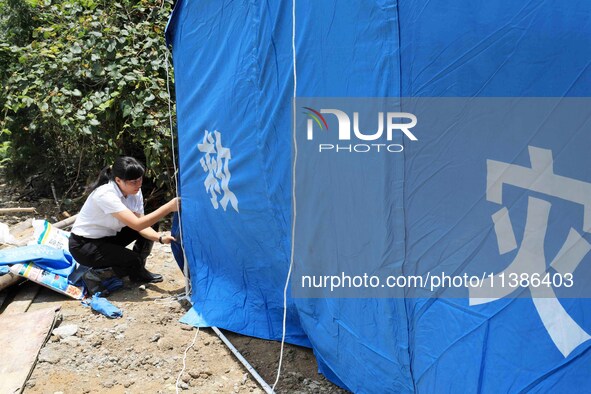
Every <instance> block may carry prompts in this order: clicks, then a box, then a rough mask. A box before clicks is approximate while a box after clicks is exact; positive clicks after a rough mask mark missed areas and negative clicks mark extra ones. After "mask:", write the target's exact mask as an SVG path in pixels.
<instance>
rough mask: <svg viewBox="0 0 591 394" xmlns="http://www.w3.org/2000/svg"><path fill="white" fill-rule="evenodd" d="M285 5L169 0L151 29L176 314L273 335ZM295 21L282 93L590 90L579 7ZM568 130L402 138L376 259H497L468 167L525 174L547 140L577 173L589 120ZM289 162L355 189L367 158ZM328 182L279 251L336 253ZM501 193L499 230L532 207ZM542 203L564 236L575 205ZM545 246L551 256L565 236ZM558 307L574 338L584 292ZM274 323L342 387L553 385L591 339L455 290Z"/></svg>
mask: <svg viewBox="0 0 591 394" xmlns="http://www.w3.org/2000/svg"><path fill="white" fill-rule="evenodd" d="M291 5H292V3H291V2H260V1H249V2H224V3H223V4H222V5H219V4H211V3H209V2H204V1H200V2H199V1H198V2H195V1H192V2H188V1H182V0H179V1H178V2H177V5H176V7H175V10H174V12H173V15H172V16H171V20H170V22H169V26H168V29H167V39H168V41H169V43H170V44H171V46H172V48H173V61H174V66H175V78H176V94H177V116H178V128H179V162H180V163H179V164H180V184H181V190H182V198H183V209H182V214H181V218H182V226H183V241H184V246H185V252H186V255H187V259H188V264H189V267H190V271H191V283H192V286H193V295H192V301H193V308H192V310H191V312H189V314H187V316H185V318H184V321H186V322H187V323H190V324H194V325H198V326H218V327H222V328H225V329H229V330H231V331H235V332H239V333H243V334H246V335H251V336H256V337H262V338H268V339H280V338H281V323H282V313H283V286H284V284H285V283H284V282H285V278H286V275H287V271H288V267H289V263H290V252H291V247H292V245H291V224H292V221H293V218H292V216H291V208H292V203H293V202H292V199H291V189H292V182H293V181H295V180H294V179H292V175H291V149H292V142H291V98H292V94H293V86H294V80H293V63H292V61H293V59H292V53H291V38H292V37H291V31H292V29H291V28H292V19H291ZM295 24H296V35H295V45H296V53H297V96H298V97H349V98H353V97H417V98H420V97H425V98H428V97H442V98H443V97H447V98H452V97H460V98H461V97H465V98H477V97H580V96H588V95H589V94H588V87H589V86H591V67H589V65H590V64H591V4H589V3H588V2H584V1H573V2H569V3H568V4H566V3H565V4H560V5H559V6H557V5H556V4H555V3H550V2H536V3H532V2H527V1H515V2H511V3H507V2H499V1H492V2H490V1H489V2H485V1H468V0H462V1H458V2H454V3H453V4H450V3H446V2H431V1H427V0H420V1H399V2H396V1H369V0H365V1H346V2H343V1H339V2H337V1H322V2H311V1H297V2H296V21H295ZM468 102H469V100H468ZM519 103H525V104H519ZM528 103H529V104H531V102H527V101H525V102H519V101H517V105H528ZM580 127H581V128H580V130H575V131H572V132H571V131H566V130H562V131H561V133H556V132H554V133H552V131H551V130H550V129H549V128H544V127H541V125H540V127H538V128H532V129H531V130H529V131H528V130H523V131H520V132H517V133H515V132H513V133H512V132H511V130H510V129H507V130H504V131H503V130H500V129H499V130H489V129H484V128H482V129H479V128H478V127H476V129H474V128H473V129H472V131H471V132H470V130H468V129H466V128H462V129H459V131H454V129H443V130H445V132H442V133H439V134H436V135H428V134H427V133H424V134H422V135H421V137H420V141H419V142H420V144H412V143H405V144H404V148H405V150H404V154H403V155H401V156H398V157H396V158H395V159H394V158H391V159H386V161H384V162H382V163H381V167H379V171H378V172H375V173H373V174H372V176H375V177H378V178H381V179H387V180H388V181H391V183H385V184H386V186H384V184H382V185H381V188H377V189H374V190H372V191H373V192H374V193H375V194H374V198H375V199H376V201H381V202H382V204H383V206H384V207H389V208H391V211H389V212H391V213H392V214H391V216H390V217H386V218H384V219H383V220H382V221H380V222H376V223H375V227H376V228H377V229H386V230H385V234H386V236H385V237H384V239H385V241H384V242H382V243H381V244H380V245H379V248H380V249H378V250H375V252H376V254H377V255H380V256H387V258H386V259H385V261H386V262H387V263H388V264H389V266H390V267H391V268H392V270H393V272H394V273H401V272H403V273H413V272H417V271H418V270H420V269H425V267H431V266H432V267H437V266H439V265H441V264H450V265H451V266H452V267H458V266H461V265H462V264H464V263H465V262H466V261H469V260H470V259H472V258H474V256H479V257H481V258H490V257H491V256H496V257H495V258H498V256H499V253H498V250H497V249H495V248H496V247H497V246H496V244H495V243H494V242H496V240H495V238H494V236H495V234H494V230H492V223H491V220H490V217H491V214H493V213H494V212H495V211H496V210H497V209H498V208H500V207H496V206H494V205H495V204H492V203H490V201H488V200H487V196H486V167H485V166H484V165H481V163H486V160H487V159H494V160H497V161H499V162H505V163H515V164H518V165H520V166H524V167H529V166H530V165H531V160H532V152H533V153H534V154H536V152H537V153H540V152H541V151H539V150H536V148H540V149H542V148H543V149H547V150H551V151H552V152H553V160H554V165H555V166H556V173H560V174H564V175H565V176H566V175H567V174H568V176H569V177H572V178H575V179H578V180H580V181H583V182H587V183H591V175H590V174H589V171H588V170H587V169H588V168H589V167H590V166H589V164H591V163H589V161H588V160H589V159H588V158H586V156H585V155H584V151H585V149H587V148H588V147H589V146H591V145H590V143H591V135H590V134H589V132H588V131H585V130H586V129H585V127H587V128H588V124H585V123H583V124H582V125H580ZM474 130H476V131H474ZM216 132H217V133H216ZM447 141H449V143H446V142H447ZM388 160H392V161H388ZM582 160H587V161H586V162H584V161H582ZM400 161H401V163H400V164H399V163H398V162H400ZM376 168H377V167H376ZM298 171H300V173H302V171H303V173H304V174H306V173H310V172H311V171H314V172H315V174H314V175H315V176H317V177H321V176H325V177H326V179H331V180H332V181H333V185H337V184H338V185H343V184H345V185H347V186H346V187H348V188H349V189H347V190H350V191H351V192H354V191H355V190H357V189H356V186H359V185H360V183H355V182H362V180H363V179H362V178H363V171H364V169H363V168H360V169H357V170H356V171H358V173H355V174H354V175H356V176H351V177H350V178H351V179H352V180H350V181H349V182H350V183H349V184H346V183H343V182H345V181H346V180H345V179H342V178H343V173H342V171H339V168H338V166H334V167H329V166H313V165H312V163H300V164H299V165H298ZM306 171H307V172H306ZM561 171H562V172H561ZM355 179H361V180H360V181H356V180H355ZM338 182H341V183H338ZM325 189H326V188H325ZM330 192H331V191H330V190H328V191H327V190H320V189H318V188H317V189H310V190H309V193H308V195H306V196H305V198H303V197H301V196H300V197H299V198H298V200H297V202H296V208H298V207H299V208H302V209H301V211H300V210H298V212H301V216H300V214H298V219H297V222H296V223H300V226H301V224H302V223H303V224H305V229H302V227H299V228H300V230H299V231H298V230H297V229H296V234H295V236H296V237H295V239H296V243H295V244H294V246H293V247H294V248H295V249H296V255H298V253H300V255H301V256H313V255H314V254H317V253H320V252H322V251H325V252H326V253H327V254H326V256H327V258H332V259H337V258H339V257H342V256H343V255H345V254H344V253H343V252H344V251H345V250H349V249H351V248H354V247H356V245H355V244H345V246H338V245H337V246H338V248H333V252H332V254H330V253H329V252H330V250H329V249H328V248H327V247H326V245H333V244H335V233H338V232H342V233H346V231H347V228H346V227H345V228H337V227H335V226H334V223H327V221H326V220H325V219H326V218H332V219H334V218H335V217H336V218H337V219H341V220H342V219H343V218H339V217H337V216H334V215H333V216H330V215H331V213H330V212H331V209H335V206H334V204H333V202H332V201H333V200H331V199H329V198H325V197H326V196H327V195H330ZM332 192H333V193H334V191H332ZM326 193H329V194H326ZM507 193H508V194H507V197H508V198H509V199H510V201H511V204H512V205H511V206H510V208H511V212H515V214H516V218H515V222H518V220H517V219H521V222H523V221H525V218H526V215H527V210H528V202H529V201H530V200H528V197H527V196H526V195H525V194H524V193H519V192H516V191H512V190H509V191H508V192H507ZM503 197H504V198H505V196H503ZM534 197H536V198H538V197H540V196H539V195H534ZM347 203H348V204H349V206H347ZM356 203H357V200H356V199H355V198H350V199H349V201H348V202H347V201H346V200H345V201H340V202H339V204H343V205H342V206H341V205H339V206H338V208H339V209H340V210H341V211H339V212H343V211H342V210H346V209H347V208H348V210H349V212H355V211H356V210H358V209H359V207H358V206H357V205H356ZM300 204H301V205H300ZM551 204H552V209H553V210H552V211H551V215H552V216H551V217H550V218H551V219H552V220H554V221H556V222H558V223H559V224H560V225H559V226H558V227H560V228H561V229H562V227H564V228H568V227H565V226H566V223H567V222H568V221H569V220H570V219H573V220H574V221H575V222H576V221H579V222H576V223H579V230H580V220H581V219H580V216H581V213H580V211H576V210H571V209H570V208H568V207H566V206H565V207H563V206H562V205H561V204H562V202H561V201H558V199H553V200H551ZM327 212H328V213H327ZM475 217H477V218H479V219H474V218H475ZM300 220H301V221H300ZM336 223H341V222H336ZM343 223H344V222H343ZM553 223H554V222H553ZM331 225H333V230H334V231H327V230H326V229H327V228H328V229H330V226H331ZM561 226H562V227H561ZM584 237H585V238H586V239H589V237H588V234H587V235H584ZM548 239H549V240H550V239H551V242H550V243H549V246H548V250H547V252H548V253H549V252H550V251H553V253H554V254H555V253H556V251H557V248H558V246H559V244H560V243H562V241H564V238H560V239H559V238H553V237H548ZM518 241H519V242H521V241H522V240H521V239H518ZM306 248H307V249H306ZM339 248H341V249H339ZM347 248H349V249H347ZM514 256H515V253H513V254H508V255H507V256H503V258H504V260H503V261H509V260H510V259H511V258H512V257H514ZM589 258H590V257H589V256H586V257H585V258H584V260H583V261H582V263H581V265H585V264H587V265H588V264H589ZM561 303H562V306H563V307H564V308H565V310H566V311H567V313H568V314H569V315H570V316H571V317H572V318H573V319H574V320H575V321H576V322H577V324H578V325H579V326H580V327H581V329H582V330H583V331H585V332H587V333H589V332H591V315H590V314H589V313H588V311H589V300H581V299H568V300H561ZM287 316H288V319H287V324H286V327H287V333H286V339H287V341H288V342H291V343H296V344H300V345H306V346H312V348H313V349H314V352H315V354H316V357H317V360H318V363H319V369H320V371H321V372H323V373H324V374H325V375H326V376H327V377H328V378H329V379H331V380H332V381H334V382H335V383H337V384H339V385H341V386H343V387H346V388H348V389H349V390H351V391H353V392H360V393H365V392H367V393H374V392H393V393H399V392H438V391H442V390H444V391H449V392H483V393H489V392H521V391H532V392H547V391H550V390H553V391H558V392H569V391H573V390H576V389H577V388H580V387H588V386H590V384H591V381H590V380H591V377H590V375H589V374H588V373H586V369H587V368H585V366H588V365H589V362H590V357H591V351H590V350H589V347H590V346H591V341H583V342H582V343H581V345H580V346H577V347H576V348H574V349H572V351H571V352H569V353H568V354H567V355H566V356H565V354H564V353H561V351H560V349H559V348H558V347H557V346H556V344H555V343H554V342H553V341H552V338H551V337H550V336H549V335H548V332H547V329H546V328H545V327H544V324H543V320H542V319H541V317H540V316H539V314H538V313H537V309H536V307H535V306H534V301H533V300H532V299H531V298H520V299H505V300H498V301H496V302H494V303H488V304H482V305H476V306H474V305H469V300H468V299H466V298H463V299H462V298H460V299H422V298H407V299H403V298H397V299H388V298H375V299H374V298H365V299H364V298H359V299H331V298H297V299H293V298H291V297H289V298H288V314H287Z"/></svg>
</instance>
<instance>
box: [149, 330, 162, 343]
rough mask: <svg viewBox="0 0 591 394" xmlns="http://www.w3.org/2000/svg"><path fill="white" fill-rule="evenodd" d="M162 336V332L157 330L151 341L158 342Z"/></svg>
mask: <svg viewBox="0 0 591 394" xmlns="http://www.w3.org/2000/svg"><path fill="white" fill-rule="evenodd" d="M160 337H161V335H160V333H159V332H157V333H156V335H154V336H153V337H152V338H150V342H156V341H157V340H159V339H160Z"/></svg>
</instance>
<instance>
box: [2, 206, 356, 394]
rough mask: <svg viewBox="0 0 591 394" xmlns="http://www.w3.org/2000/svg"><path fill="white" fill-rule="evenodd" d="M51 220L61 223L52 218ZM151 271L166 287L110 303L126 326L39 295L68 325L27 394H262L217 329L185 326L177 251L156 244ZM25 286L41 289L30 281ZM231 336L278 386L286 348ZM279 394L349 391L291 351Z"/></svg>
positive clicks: (50, 345) (305, 353)
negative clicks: (281, 354)
mask: <svg viewBox="0 0 591 394" xmlns="http://www.w3.org/2000/svg"><path fill="white" fill-rule="evenodd" d="M48 203H49V205H51V201H50V202H48ZM7 205H8V206H10V205H11V204H3V203H2V201H0V206H7ZM21 205H22V206H25V205H27V206H29V205H31V203H28V204H21ZM12 206H14V204H12ZM30 216H31V214H20V215H11V216H0V222H3V223H7V224H9V225H10V224H14V223H15V222H18V221H22V220H23V219H24V218H26V217H30ZM45 217H46V218H47V219H48V220H52V221H55V220H56V217H52V216H51V215H46V216H45ZM37 218H40V217H39V215H37ZM147 267H148V269H150V270H151V271H152V272H158V273H161V274H162V275H163V276H164V278H165V279H164V281H163V282H162V283H156V284H149V285H144V286H140V285H137V284H133V283H126V286H125V288H124V289H122V290H119V291H118V292H116V293H114V294H112V295H111V296H109V300H110V301H111V302H112V303H113V304H114V305H115V306H117V307H119V308H120V309H121V310H122V312H123V317H121V318H119V319H113V320H111V319H108V318H106V317H104V316H102V315H99V314H96V313H94V312H92V311H91V310H90V309H89V308H86V307H84V306H82V304H81V303H80V302H79V301H76V300H72V299H68V298H66V297H65V296H63V295H60V294H58V293H55V292H52V291H51V290H48V289H45V288H42V289H41V290H40V292H39V294H38V295H37V297H36V299H35V301H34V303H33V304H32V305H31V307H30V308H29V310H37V309H43V308H47V307H49V306H61V312H60V313H61V320H60V322H59V323H58V324H59V325H58V326H57V327H56V328H55V329H54V331H53V333H52V335H51V337H50V338H49V340H48V342H47V343H46V345H45V346H44V347H43V349H42V350H41V353H40V355H39V360H38V362H37V364H36V366H35V368H34V370H33V373H32V375H31V377H30V379H29V380H28V382H27V384H26V387H25V390H24V392H25V393H54V394H55V393H168V392H188V393H249V392H250V393H262V392H263V390H262V389H261V387H260V386H259V385H258V383H257V382H256V381H255V380H254V379H253V378H252V376H251V375H250V374H249V373H248V372H247V370H246V368H245V367H244V366H243V365H242V364H241V363H240V362H239V361H238V360H237V359H236V358H235V357H234V356H233V355H232V353H231V352H230V351H229V350H228V348H227V347H226V346H225V345H224V344H223V342H222V341H221V340H220V339H219V338H218V337H217V336H216V335H215V333H214V332H213V331H212V330H211V329H200V330H197V329H196V328H193V327H190V326H187V325H184V324H181V323H179V319H180V318H181V317H182V316H183V314H184V313H185V311H186V309H187V308H188V305H187V303H184V302H182V301H179V300H178V299H179V296H181V295H182V294H183V293H184V278H183V275H182V273H181V271H180V270H179V268H178V266H177V265H176V262H175V261H174V259H173V257H172V253H171V252H170V247H169V246H168V245H159V244H156V245H155V247H154V250H153V252H152V255H151V256H150V258H149V259H148V263H147ZM21 286H37V285H36V284H33V283H30V282H26V283H25V284H24V285H21ZM11 291H13V292H14V289H11ZM25 335H26V334H25ZM226 335H227V336H228V338H229V339H230V340H231V341H232V343H233V344H234V346H236V348H238V350H239V351H240V352H241V354H242V355H243V356H244V357H245V358H246V359H247V360H248V361H249V362H250V364H251V365H252V366H253V367H254V368H255V369H256V370H257V372H258V373H259V374H260V375H261V376H262V377H263V378H264V379H265V381H266V382H267V383H269V384H270V385H272V384H273V382H274V381H275V374H276V371H277V362H278V359H279V343H277V342H272V341H264V340H260V339H255V338H249V337H244V336H241V335H237V334H233V333H227V332H226ZM24 340H26V338H25V339H24ZM276 392H281V393H318V392H326V393H344V392H345V391H343V390H341V389H339V388H338V387H336V386H334V385H333V384H331V383H330V382H328V381H327V380H326V379H324V377H323V376H322V375H320V374H318V373H317V366H316V361H315V358H314V356H313V354H312V351H311V350H310V349H306V348H301V347H297V346H291V345H286V350H285V354H284V363H283V368H282V375H281V379H280V381H279V384H278V386H277V387H276Z"/></svg>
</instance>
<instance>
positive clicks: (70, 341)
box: [60, 337, 80, 347]
mask: <svg viewBox="0 0 591 394" xmlns="http://www.w3.org/2000/svg"><path fill="white" fill-rule="evenodd" d="M60 342H62V343H65V344H67V345H70V346H72V347H77V346H79V345H80V338H78V337H66V338H64V339H62V340H61V341H60Z"/></svg>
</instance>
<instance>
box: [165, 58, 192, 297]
mask: <svg viewBox="0 0 591 394" xmlns="http://www.w3.org/2000/svg"><path fill="white" fill-rule="evenodd" d="M169 53H170V50H169V49H168V47H166V58H165V63H166V91H167V92H168V119H169V122H170V139H171V150H172V165H173V168H174V174H173V178H174V187H175V194H176V196H177V198H178V197H180V196H179V185H178V180H177V174H178V169H177V165H176V154H175V153H174V152H175V150H174V129H173V126H172V104H171V102H172V99H171V96H170V73H169V71H168V54H169ZM178 217H179V238H180V240H179V242H180V245H181V250H182V252H183V261H184V264H183V274H184V276H185V296H186V298H187V299H189V298H190V297H191V290H192V289H191V281H190V280H189V261H188V260H187V255H186V254H185V245H184V242H183V221H182V219H181V212H180V210H179V211H178Z"/></svg>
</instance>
